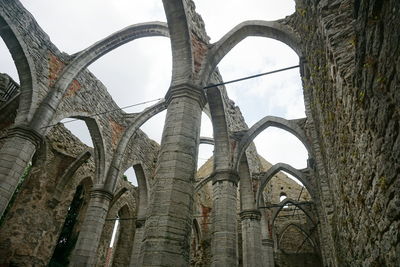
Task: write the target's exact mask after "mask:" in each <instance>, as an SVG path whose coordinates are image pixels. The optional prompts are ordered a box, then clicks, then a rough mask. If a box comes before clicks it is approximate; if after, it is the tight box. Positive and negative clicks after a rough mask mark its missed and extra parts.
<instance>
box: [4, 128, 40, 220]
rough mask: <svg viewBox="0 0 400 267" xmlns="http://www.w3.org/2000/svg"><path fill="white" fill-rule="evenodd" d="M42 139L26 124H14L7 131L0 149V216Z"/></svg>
mask: <svg viewBox="0 0 400 267" xmlns="http://www.w3.org/2000/svg"><path fill="white" fill-rule="evenodd" d="M42 141H43V138H42V136H41V135H40V134H39V133H37V132H36V131H34V130H32V129H29V128H28V127H26V126H16V127H14V128H12V129H10V130H9V131H8V136H7V139H6V141H5V143H4V144H3V146H2V147H1V149H0V217H1V216H2V215H3V213H4V211H5V209H6V208H7V205H8V203H9V202H10V200H11V198H12V196H13V194H14V191H15V189H16V187H17V185H18V183H19V180H20V178H21V176H22V174H23V173H24V170H25V168H26V167H27V165H28V163H29V162H30V161H31V159H32V156H33V155H34V154H35V151H36V149H37V148H38V146H39V145H40V143H41V142H42Z"/></svg>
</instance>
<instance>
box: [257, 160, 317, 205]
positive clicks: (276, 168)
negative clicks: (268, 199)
mask: <svg viewBox="0 0 400 267" xmlns="http://www.w3.org/2000/svg"><path fill="white" fill-rule="evenodd" d="M280 171H286V172H288V173H289V174H291V175H293V176H294V177H296V178H297V179H299V180H300V182H302V183H303V185H304V186H305V187H306V189H307V191H308V192H309V193H310V195H311V197H312V198H314V188H313V187H312V186H311V184H310V181H309V179H308V177H307V176H306V175H305V174H304V173H303V172H302V171H300V170H298V169H295V168H293V167H292V166H290V165H289V164H286V163H277V164H275V165H273V166H272V167H271V168H269V169H268V171H267V172H265V173H264V174H263V175H262V177H261V178H260V186H259V187H258V190H257V195H256V197H257V198H256V200H257V207H259V206H260V203H261V197H262V192H263V191H264V189H265V186H266V185H267V184H268V182H269V181H270V180H271V179H272V178H273V177H274V175H276V174H277V173H278V172H280Z"/></svg>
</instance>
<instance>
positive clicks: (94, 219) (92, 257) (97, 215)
mask: <svg viewBox="0 0 400 267" xmlns="http://www.w3.org/2000/svg"><path fill="white" fill-rule="evenodd" d="M111 199H112V194H111V193H110V192H108V191H105V190H102V189H99V188H95V189H93V190H92V191H91V192H90V200H89V204H88V208H87V210H86V214H85V219H84V221H83V223H82V228H81V231H80V233H79V237H78V241H77V243H76V245H75V249H74V251H73V253H72V256H71V263H70V266H94V265H95V263H96V259H97V247H98V246H99V242H100V237H101V232H102V231H103V227H104V223H105V220H106V216H107V213H108V208H109V205H110V201H111Z"/></svg>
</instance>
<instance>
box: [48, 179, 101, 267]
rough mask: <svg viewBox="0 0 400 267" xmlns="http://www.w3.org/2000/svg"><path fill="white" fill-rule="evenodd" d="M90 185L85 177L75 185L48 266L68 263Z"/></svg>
mask: <svg viewBox="0 0 400 267" xmlns="http://www.w3.org/2000/svg"><path fill="white" fill-rule="evenodd" d="M92 186H93V184H92V181H91V180H90V178H86V179H84V180H83V181H82V182H81V183H80V184H79V185H78V186H77V187H76V189H75V193H74V196H73V198H72V201H71V204H70V205H69V207H68V209H67V215H66V217H65V220H64V224H63V226H62V228H61V231H60V235H59V237H58V240H57V243H56V246H55V248H54V251H53V255H52V257H51V259H50V262H49V266H67V265H68V264H69V260H70V259H69V258H70V255H71V253H72V251H73V249H74V247H75V245H76V241H77V240H78V236H79V232H80V227H81V223H82V221H83V218H84V215H85V212H86V208H87V204H88V198H89V191H90V189H91V188H92Z"/></svg>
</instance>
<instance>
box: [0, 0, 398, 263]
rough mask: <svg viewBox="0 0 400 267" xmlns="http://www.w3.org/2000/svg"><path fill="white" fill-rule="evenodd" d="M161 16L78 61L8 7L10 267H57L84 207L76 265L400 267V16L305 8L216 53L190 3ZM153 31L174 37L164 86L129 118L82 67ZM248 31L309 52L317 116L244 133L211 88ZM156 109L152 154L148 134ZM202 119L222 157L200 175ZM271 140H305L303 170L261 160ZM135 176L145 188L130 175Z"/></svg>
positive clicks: (1, 194) (2, 163) (5, 181)
mask: <svg viewBox="0 0 400 267" xmlns="http://www.w3.org/2000/svg"><path fill="white" fill-rule="evenodd" d="M163 4H164V9H165V13H166V17H167V23H164V22H152V23H144V24H137V25H132V26H129V27H127V28H125V29H123V30H121V31H119V32H117V33H115V34H112V35H110V36H109V37H106V38H105V39H103V40H101V41H99V42H97V43H96V44H94V45H93V46H91V47H88V48H87V49H85V50H83V51H81V52H79V53H77V54H74V55H67V54H65V53H62V52H60V51H59V50H58V48H57V47H56V46H55V45H54V44H52V42H51V41H50V39H49V37H48V36H47V34H46V33H45V32H44V31H43V30H42V29H41V28H40V26H39V25H38V24H37V23H36V21H35V19H34V18H33V16H32V15H31V14H30V13H29V12H28V11H27V10H26V9H25V8H24V7H23V6H22V5H21V3H20V2H19V1H17V0H14V1H8V0H0V7H1V8H0V35H1V37H2V38H3V40H4V42H5V43H6V45H7V47H8V48H9V51H10V53H11V54H12V56H13V58H14V61H15V64H16V67H17V69H18V73H19V76H20V77H19V78H20V82H21V84H20V86H17V85H16V84H15V82H13V81H11V80H10V79H9V78H7V76H4V75H0V87H1V88H0V89H1V90H0V91H1V94H0V97H1V100H2V101H1V102H0V111H1V112H0V126H1V127H0V135H1V136H0V214H1V216H2V218H1V225H0V265H5V266H7V265H9V266H31V265H37V266H43V265H47V264H48V263H49V262H50V261H51V259H52V255H53V254H54V253H53V252H54V251H56V250H57V249H56V245H57V244H59V242H60V241H59V240H58V237H59V236H60V233H62V232H63V229H65V227H66V222H67V220H66V218H69V217H68V216H69V215H70V212H69V210H71V209H72V207H73V206H72V204H71V202H73V203H75V202H74V201H75V200H76V201H77V202H76V203H79V205H78V206H79V207H78V209H76V214H75V215H74V220H75V223H74V225H73V227H72V228H71V227H70V229H69V230H71V231H70V235H69V240H70V241H71V240H73V241H74V242H73V243H74V245H73V246H72V247H73V249H72V251H71V253H70V256H69V257H68V260H69V265H70V266H103V265H105V264H108V265H113V266H127V265H130V266H188V265H190V264H191V265H192V266H274V265H275V266H398V265H400V257H399V255H400V245H399V238H398V236H399V223H400V221H399V211H400V199H399V196H400V192H399V181H400V179H399V173H400V167H399V151H400V147H399V144H400V141H399V140H400V137H399V131H398V129H399V121H400V120H399V112H400V110H399V103H400V95H399V94H400V93H399V92H400V90H398V89H399V88H398V87H399V71H398V66H399V60H400V55H399V51H398V44H399V40H398V39H399V38H398V37H399V36H400V34H399V30H398V27H397V26H398V24H399V22H400V21H399V20H400V16H399V15H400V13H399V12H400V3H399V2H398V1H395V0H388V1H378V0H369V1H358V0H346V1H338V0H335V1H317V0H312V1H304V0H296V12H295V13H294V14H293V15H291V16H289V17H287V18H285V19H283V20H279V21H273V22H270V21H247V22H243V23H241V24H239V25H238V26H236V27H235V28H234V29H233V30H232V31H230V32H229V33H227V34H226V35H225V36H224V37H222V38H221V40H219V41H218V42H216V43H212V44H211V43H210V41H209V38H208V36H207V33H206V31H205V28H204V22H203V20H202V19H201V17H200V15H199V14H197V13H196V10H195V4H194V2H193V1H190V0H168V1H167V0H165V1H163ZM148 36H164V37H169V38H170V40H171V47H172V56H173V60H172V61H173V70H172V82H171V86H170V88H169V90H168V92H167V94H166V95H165V99H163V100H161V101H160V102H159V103H157V104H155V105H154V106H152V107H150V108H148V109H145V110H144V111H142V112H140V113H137V114H126V113H124V112H123V111H122V110H118V106H117V105H116V104H115V102H114V101H113V100H112V98H111V96H110V95H109V93H108V92H107V88H106V87H105V86H104V85H103V84H102V83H101V81H99V80H98V79H97V78H96V77H95V76H94V75H93V74H91V73H90V72H89V71H88V70H87V69H86V67H87V66H88V65H89V64H90V63H92V62H93V61H95V60H96V59H98V58H99V57H101V56H102V55H104V54H106V53H108V52H110V51H111V50H113V49H115V48H117V47H119V46H120V45H123V44H125V43H126V42H129V41H132V40H134V39H136V38H141V37H148ZM248 36H261V37H266V38H274V39H277V40H278V41H281V42H283V43H286V44H287V45H288V46H290V47H291V48H292V49H293V50H294V51H295V52H296V53H297V54H298V56H299V60H300V75H301V77H302V81H303V87H304V88H303V89H304V100H305V108H306V118H302V119H299V120H285V119H283V118H277V117H272V116H268V114H265V115H266V117H264V118H263V119H261V120H260V121H259V122H257V123H256V124H255V125H253V126H251V127H250V128H249V127H248V126H247V124H246V122H245V121H244V118H243V116H242V115H241V112H240V109H239V107H237V106H236V105H235V103H233V101H231V100H230V99H229V98H228V96H227V94H226V91H225V88H224V87H223V86H218V87H210V88H208V89H206V90H203V88H204V87H205V86H207V85H209V84H215V83H219V82H221V81H223V79H222V77H221V75H220V74H219V72H218V69H217V65H218V63H219V62H220V61H221V59H222V58H223V57H224V56H225V55H226V54H227V53H229V51H230V50H231V49H232V48H233V47H234V46H235V45H237V44H238V43H239V42H240V41H242V40H243V39H244V38H246V37H248ZM17 87H18V88H17ZM10 88H11V89H10ZM9 89H10V90H9ZM110 109H115V110H117V111H115V112H107V111H108V110H110ZM162 110H167V116H166V121H165V126H164V131H163V138H162V141H161V144H157V143H155V142H154V141H152V140H150V139H149V138H148V137H147V136H146V135H145V134H144V133H143V132H141V131H140V129H139V128H140V126H141V125H142V124H143V123H145V122H146V121H147V120H148V119H149V118H151V117H152V116H154V115H156V114H157V113H159V112H161V111H162ZM203 110H205V111H206V112H207V113H208V114H209V115H210V118H211V121H212V124H213V129H214V138H213V140H212V142H213V143H214V155H213V157H212V159H210V160H209V161H208V162H207V163H206V164H205V166H203V167H202V168H200V170H199V171H198V172H197V174H196V170H197V166H196V162H197V156H198V155H197V154H198V146H199V144H200V142H201V140H202V139H201V138H200V136H199V133H200V117H201V113H202V111H203ZM94 113H96V114H98V115H96V116H95V117H94V116H93V114H94ZM67 117H74V118H79V119H82V120H83V121H85V123H86V125H87V126H88V129H89V131H90V134H91V137H92V140H93V144H94V148H88V147H85V146H84V145H83V144H81V143H80V142H79V140H78V139H77V138H76V137H74V136H73V135H72V134H71V133H70V132H69V131H68V130H66V129H65V128H64V127H63V126H62V125H60V124H57V123H58V122H59V121H61V120H62V119H64V118H67ZM268 127H278V128H281V129H284V130H286V131H289V132H290V133H292V134H293V135H295V136H296V137H297V138H298V139H299V140H300V141H301V142H302V143H303V144H304V146H305V147H306V149H307V150H308V153H309V159H308V166H307V168H305V169H302V170H297V169H295V168H293V167H291V166H290V165H288V164H285V163H279V164H275V165H271V164H269V163H268V162H266V161H265V160H263V159H261V158H260V157H259V156H258V154H257V151H256V148H255V146H254V144H253V143H252V141H253V140H254V138H255V137H256V136H257V135H258V134H259V133H260V132H262V131H263V130H264V129H266V128H268ZM209 142H211V141H209ZM27 166H31V167H29V168H27ZM132 166H133V167H134V169H135V172H136V174H137V177H138V187H137V188H136V187H133V186H132V185H130V184H129V183H127V182H125V181H123V180H122V179H121V177H122V174H123V173H124V172H125V171H126V169H128V168H129V167H132ZM282 171H284V172H287V173H290V174H291V175H293V176H295V177H296V178H297V179H299V180H300V181H301V182H302V183H303V187H302V186H300V185H298V184H297V183H296V182H294V181H292V180H290V179H289V178H288V177H287V176H286V175H285V174H284V173H283V172H282ZM21 177H23V178H24V179H23V180H22V181H21ZM78 189H79V190H78ZM282 196H285V197H286V198H285V199H283V200H282V201H281V197H282ZM117 216H119V217H120V226H119V230H118V231H117V232H118V234H117V237H116V242H115V246H114V247H113V248H112V249H108V247H109V242H108V241H109V239H110V235H111V232H112V223H110V222H112V221H114V220H115V218H116V217H117ZM71 242H72V241H71ZM106 259H107V263H106Z"/></svg>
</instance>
